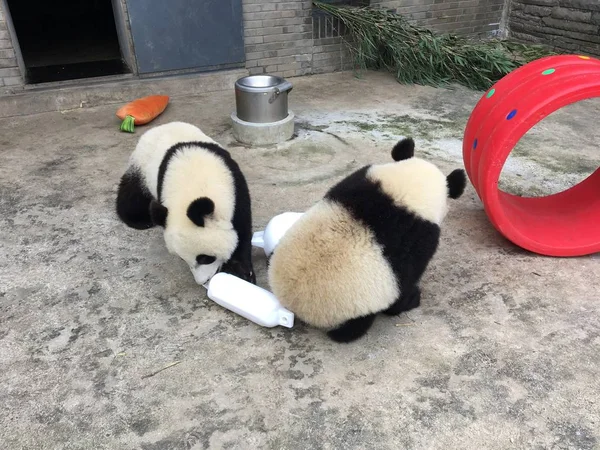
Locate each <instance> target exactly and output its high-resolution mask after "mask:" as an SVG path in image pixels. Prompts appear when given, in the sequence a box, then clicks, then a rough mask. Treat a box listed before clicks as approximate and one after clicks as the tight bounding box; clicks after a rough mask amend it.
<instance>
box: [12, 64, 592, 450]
mask: <svg viewBox="0 0 600 450" xmlns="http://www.w3.org/2000/svg"><path fill="white" fill-rule="evenodd" d="M292 81H293V83H294V90H293V91H292V93H291V96H290V104H291V109H293V111H294V112H295V114H296V115H297V119H298V130H297V131H298V135H297V137H296V138H295V139H294V140H292V141H290V142H288V143H286V144H283V145H280V146H279V147H271V148H259V149H250V148H245V147H243V146H239V145H236V144H235V143H234V142H233V141H232V137H231V131H230V124H229V114H230V113H231V111H232V109H233V108H234V97H233V89H232V90H231V92H223V93H213V94H210V95H206V96H196V97H176V98H173V99H172V102H171V104H170V106H169V107H168V109H167V111H166V112H165V113H164V115H162V116H161V117H160V118H159V119H158V120H157V121H156V124H159V123H165V122H168V121H172V120H184V121H188V122H191V123H194V124H196V125H198V126H200V127H201V128H202V129H203V130H204V131H205V132H207V133H208V134H210V135H212V136H214V137H215V138H216V139H217V140H219V141H220V142H221V143H222V144H224V145H225V146H227V147H228V148H229V149H230V151H231V152H232V154H233V155H234V157H235V158H236V159H237V160H238V162H239V163H240V165H241V167H242V169H243V170H244V172H245V174H246V176H247V178H248V181H249V184H250V189H251V193H252V195H253V211H254V222H255V223H254V227H255V229H256V230H258V229H262V227H264V225H265V224H266V223H267V221H268V220H269V219H270V218H271V217H272V216H274V215H276V214H278V213H281V212H284V211H303V210H305V209H306V208H308V207H309V206H310V205H311V204H313V202H315V201H316V200H318V199H319V198H320V197H321V196H322V195H323V193H324V192H325V191H326V190H327V188H328V187H329V186H331V185H332V184H333V183H334V182H336V181H338V180H339V179H341V178H342V177H343V176H345V175H347V174H348V173H349V172H350V171H352V170H354V169H356V168H358V167H360V166H361V165H363V164H368V163H374V162H384V161H389V160H390V159H389V151H390V149H391V147H392V145H393V143H394V142H395V141H396V140H397V139H398V138H399V137H400V136H403V135H405V134H410V135H412V136H413V137H414V138H415V139H416V141H417V146H418V148H417V151H418V152H421V155H423V156H425V157H427V158H429V159H430V160H432V161H434V162H436V163H438V164H440V166H441V168H442V169H443V170H444V171H445V172H449V171H450V170H452V169H454V168H456V167H462V159H461V150H460V149H461V137H462V131H463V128H464V125H465V123H466V120H467V118H468V116H469V113H470V111H471V109H472V108H473V106H474V105H475V103H476V101H477V100H478V98H479V94H478V93H473V92H469V91H466V90H464V89H460V88H459V89H454V90H446V89H437V90H436V89H432V88H425V87H415V86H402V85H399V84H397V83H395V82H394V80H393V79H391V77H389V76H387V75H384V74H373V73H372V74H368V76H366V77H365V78H364V79H355V78H353V77H352V74H349V73H343V74H331V75H322V76H313V77H306V78H301V79H293V80H292ZM173 82H174V83H176V82H177V81H176V80H174V81H173ZM115 110H116V108H115V107H114V106H106V107H95V108H89V109H81V110H74V111H68V112H64V113H46V114H39V115H34V116H28V117H19V118H13V119H4V120H0V155H1V164H0V193H1V199H0V226H1V237H0V239H1V240H0V254H1V255H2V258H0V364H1V367H2V369H1V371H0V447H1V448H3V449H11V450H17V449H40V450H41V449H143V450H170V449H207V448H234V449H250V448H268V449H346V448H348V449H378V450H380V449H400V448H406V449H447V448H457V449H458V448H460V449H484V448H485V449H513V448H528V449H530V448H531V449H547V448H552V449H563V448H564V449H567V448H568V449H595V448H599V447H600V395H599V394H600V293H599V283H600V257H599V255H593V256H589V257H583V258H572V259H555V258H545V257H541V256H536V255H533V254H530V253H527V252H525V251H522V250H520V249H519V248H516V247H514V246H513V245H512V244H510V243H509V242H507V241H505V240H504V239H503V238H502V237H501V236H499V235H498V233H497V232H496V231H495V230H494V229H493V228H492V227H491V225H490V224H489V223H488V221H487V219H486V217H485V214H484V212H483V210H482V206H481V204H480V202H479V200H478V198H477V196H476V194H475V192H474V190H473V188H472V186H469V187H468V189H467V191H466V193H465V195H464V196H463V197H462V198H461V199H459V200H458V201H456V202H454V203H453V204H452V209H451V211H450V214H449V216H448V218H447V220H446V222H445V227H444V228H443V231H442V243H441V246H440V249H439V251H438V254H437V256H436V258H435V259H434V261H433V262H432V264H431V266H430V267H429V270H428V271H427V273H426V275H425V277H424V279H423V283H422V287H423V306H422V307H421V308H420V309H418V310H415V311H412V312H410V313H409V314H408V315H406V314H405V315H401V316H399V317H397V318H384V317H382V318H379V319H378V320H377V321H376V323H375V325H374V327H373V328H372V329H371V331H370V332H369V333H368V335H367V336H366V337H365V338H364V339H361V340H359V341H357V342H356V343H354V344H351V345H338V344H335V343H333V342H330V341H329V340H327V338H326V336H325V335H324V334H323V333H321V332H319V331H315V330H312V329H310V328H307V327H305V326H303V325H302V324H298V325H296V327H294V328H293V329H292V330H287V329H283V328H274V329H265V328H260V327H258V326H257V325H254V324H253V323H251V322H249V321H247V320H245V319H243V318H240V317H238V316H236V315H234V314H233V313H231V312H229V311H227V310H224V309H222V308H221V307H219V306H218V305H216V304H214V303H212V302H211V301H210V300H208V299H207V298H206V296H205V290H204V289H203V288H202V287H200V286H197V285H196V284H195V283H194V281H193V278H192V276H191V273H190V272H189V269H188V268H187V266H185V263H183V261H180V260H178V259H177V258H176V257H174V256H171V255H169V254H168V253H167V251H166V249H165V247H164V242H163V240H162V234H161V231H160V230H159V229H153V230H149V231H144V232H139V231H135V230H132V229H129V228H127V227H125V226H124V225H123V224H121V223H120V222H118V220H117V219H116V217H115V213H114V209H113V204H114V198H115V194H116V185H117V182H118V180H119V177H120V176H121V174H122V171H123V169H124V167H125V164H126V161H127V158H128V157H129V154H130V153H131V151H132V150H133V147H134V145H135V143H136V141H137V139H138V138H139V136H140V134H141V133H142V131H143V129H144V128H141V127H140V128H138V130H137V132H136V134H134V135H130V134H126V133H121V132H119V131H118V122H117V119H116V118H115V116H114V113H115ZM599 113H600V103H599V102H598V101H586V102H583V103H580V104H577V105H573V106H570V107H568V108H565V109H564V110H561V111H560V112H559V113H557V114H555V115H553V116H551V117H550V118H548V119H547V120H546V121H544V122H542V123H541V124H540V125H538V126H537V127H535V128H534V129H533V130H532V132H530V133H529V134H528V135H527V136H526V138H525V139H523V140H522V142H521V143H520V144H519V147H518V148H517V149H516V150H515V152H514V154H513V155H512V156H511V157H510V159H509V161H508V164H507V166H506V170H505V172H504V174H503V178H502V183H503V187H504V188H505V189H507V190H511V191H513V192H522V193H533V194H535V195H539V194H544V193H549V192H555V191H559V190H562V189H564V188H565V187H568V186H569V185H571V184H573V183H574V182H576V181H579V180H580V179H582V178H583V177H585V176H586V175H587V174H589V173H591V172H592V171H593V170H594V169H595V168H596V167H598V165H599V164H600V153H599V151H598V142H599V139H600V129H599V128H598V127H597V124H596V122H597V118H598V116H599ZM254 256H255V259H254V260H255V267H256V270H257V273H258V282H259V284H260V285H262V286H266V267H265V259H264V257H263V256H262V255H261V252H260V251H259V250H256V251H255V253H254ZM175 362H179V364H177V365H173V366H171V367H168V368H166V369H165V370H163V371H160V370H161V369H163V368H165V367H167V366H169V365H171V364H173V363H175ZM157 372H158V373H157Z"/></svg>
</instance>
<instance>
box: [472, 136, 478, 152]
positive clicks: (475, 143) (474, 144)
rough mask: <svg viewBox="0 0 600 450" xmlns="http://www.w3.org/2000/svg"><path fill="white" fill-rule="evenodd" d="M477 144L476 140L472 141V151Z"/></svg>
mask: <svg viewBox="0 0 600 450" xmlns="http://www.w3.org/2000/svg"><path fill="white" fill-rule="evenodd" d="M477 142H478V141H477V139H475V140H474V141H473V150H475V149H476V148H477Z"/></svg>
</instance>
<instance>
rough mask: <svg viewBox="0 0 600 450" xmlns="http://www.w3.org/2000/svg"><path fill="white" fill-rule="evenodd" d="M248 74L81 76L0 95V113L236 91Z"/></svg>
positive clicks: (18, 114) (243, 70)
mask: <svg viewBox="0 0 600 450" xmlns="http://www.w3.org/2000/svg"><path fill="white" fill-rule="evenodd" d="M246 75H248V70H246V69H235V70H224V71H219V72H211V73H203V74H193V75H187V74H186V75H177V76H169V77H161V78H146V79H137V78H135V79H134V78H130V79H126V80H124V81H111V82H104V83H96V84H90V83H85V82H83V80H82V82H81V83H78V84H75V85H72V86H69V87H48V88H44V89H27V90H24V91H20V92H19V93H17V94H12V95H5V96H0V117H12V116H24V115H29V114H38V113H44V112H52V111H65V110H69V109H77V108H87V107H93V106H101V105H110V104H125V103H127V102H130V101H132V100H135V99H136V98H139V97H144V96H146V95H155V94H162V95H169V96H170V97H173V98H175V97H183V96H185V97H188V96H192V95H201V94H206V93H208V92H218V91H225V90H228V89H231V92H232V93H233V89H234V84H235V81H236V80H237V79H238V78H241V77H243V76H246ZM88 81H89V80H88ZM232 95H233V94H232Z"/></svg>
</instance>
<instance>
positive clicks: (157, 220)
mask: <svg viewBox="0 0 600 450" xmlns="http://www.w3.org/2000/svg"><path fill="white" fill-rule="evenodd" d="M168 214H169V210H168V209H167V207H166V206H163V205H161V204H160V203H158V202H157V201H156V200H154V199H152V201H150V218H151V219H152V223H153V224H154V225H158V226H159V227H163V228H164V227H165V224H166V223H167V215H168Z"/></svg>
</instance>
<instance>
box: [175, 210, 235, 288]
mask: <svg viewBox="0 0 600 450" xmlns="http://www.w3.org/2000/svg"><path fill="white" fill-rule="evenodd" d="M164 238H165V244H166V246H167V249H168V251H169V253H171V254H175V255H177V256H179V257H180V258H181V259H183V260H184V261H185V262H186V263H187V265H188V266H189V267H190V270H191V271H192V274H193V275H194V280H196V283H198V284H204V283H206V282H207V281H208V280H210V278H211V277H212V276H213V275H215V274H216V273H217V272H218V271H219V269H220V268H221V266H222V265H223V264H224V263H225V262H227V261H228V260H229V258H230V256H231V254H232V253H233V251H234V249H235V247H236V245H237V234H236V232H235V231H234V230H233V229H223V228H211V227H210V226H206V227H197V226H195V225H191V226H184V227H181V226H180V227H177V226H169V222H168V220H167V226H166V228H165V234H164Z"/></svg>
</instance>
